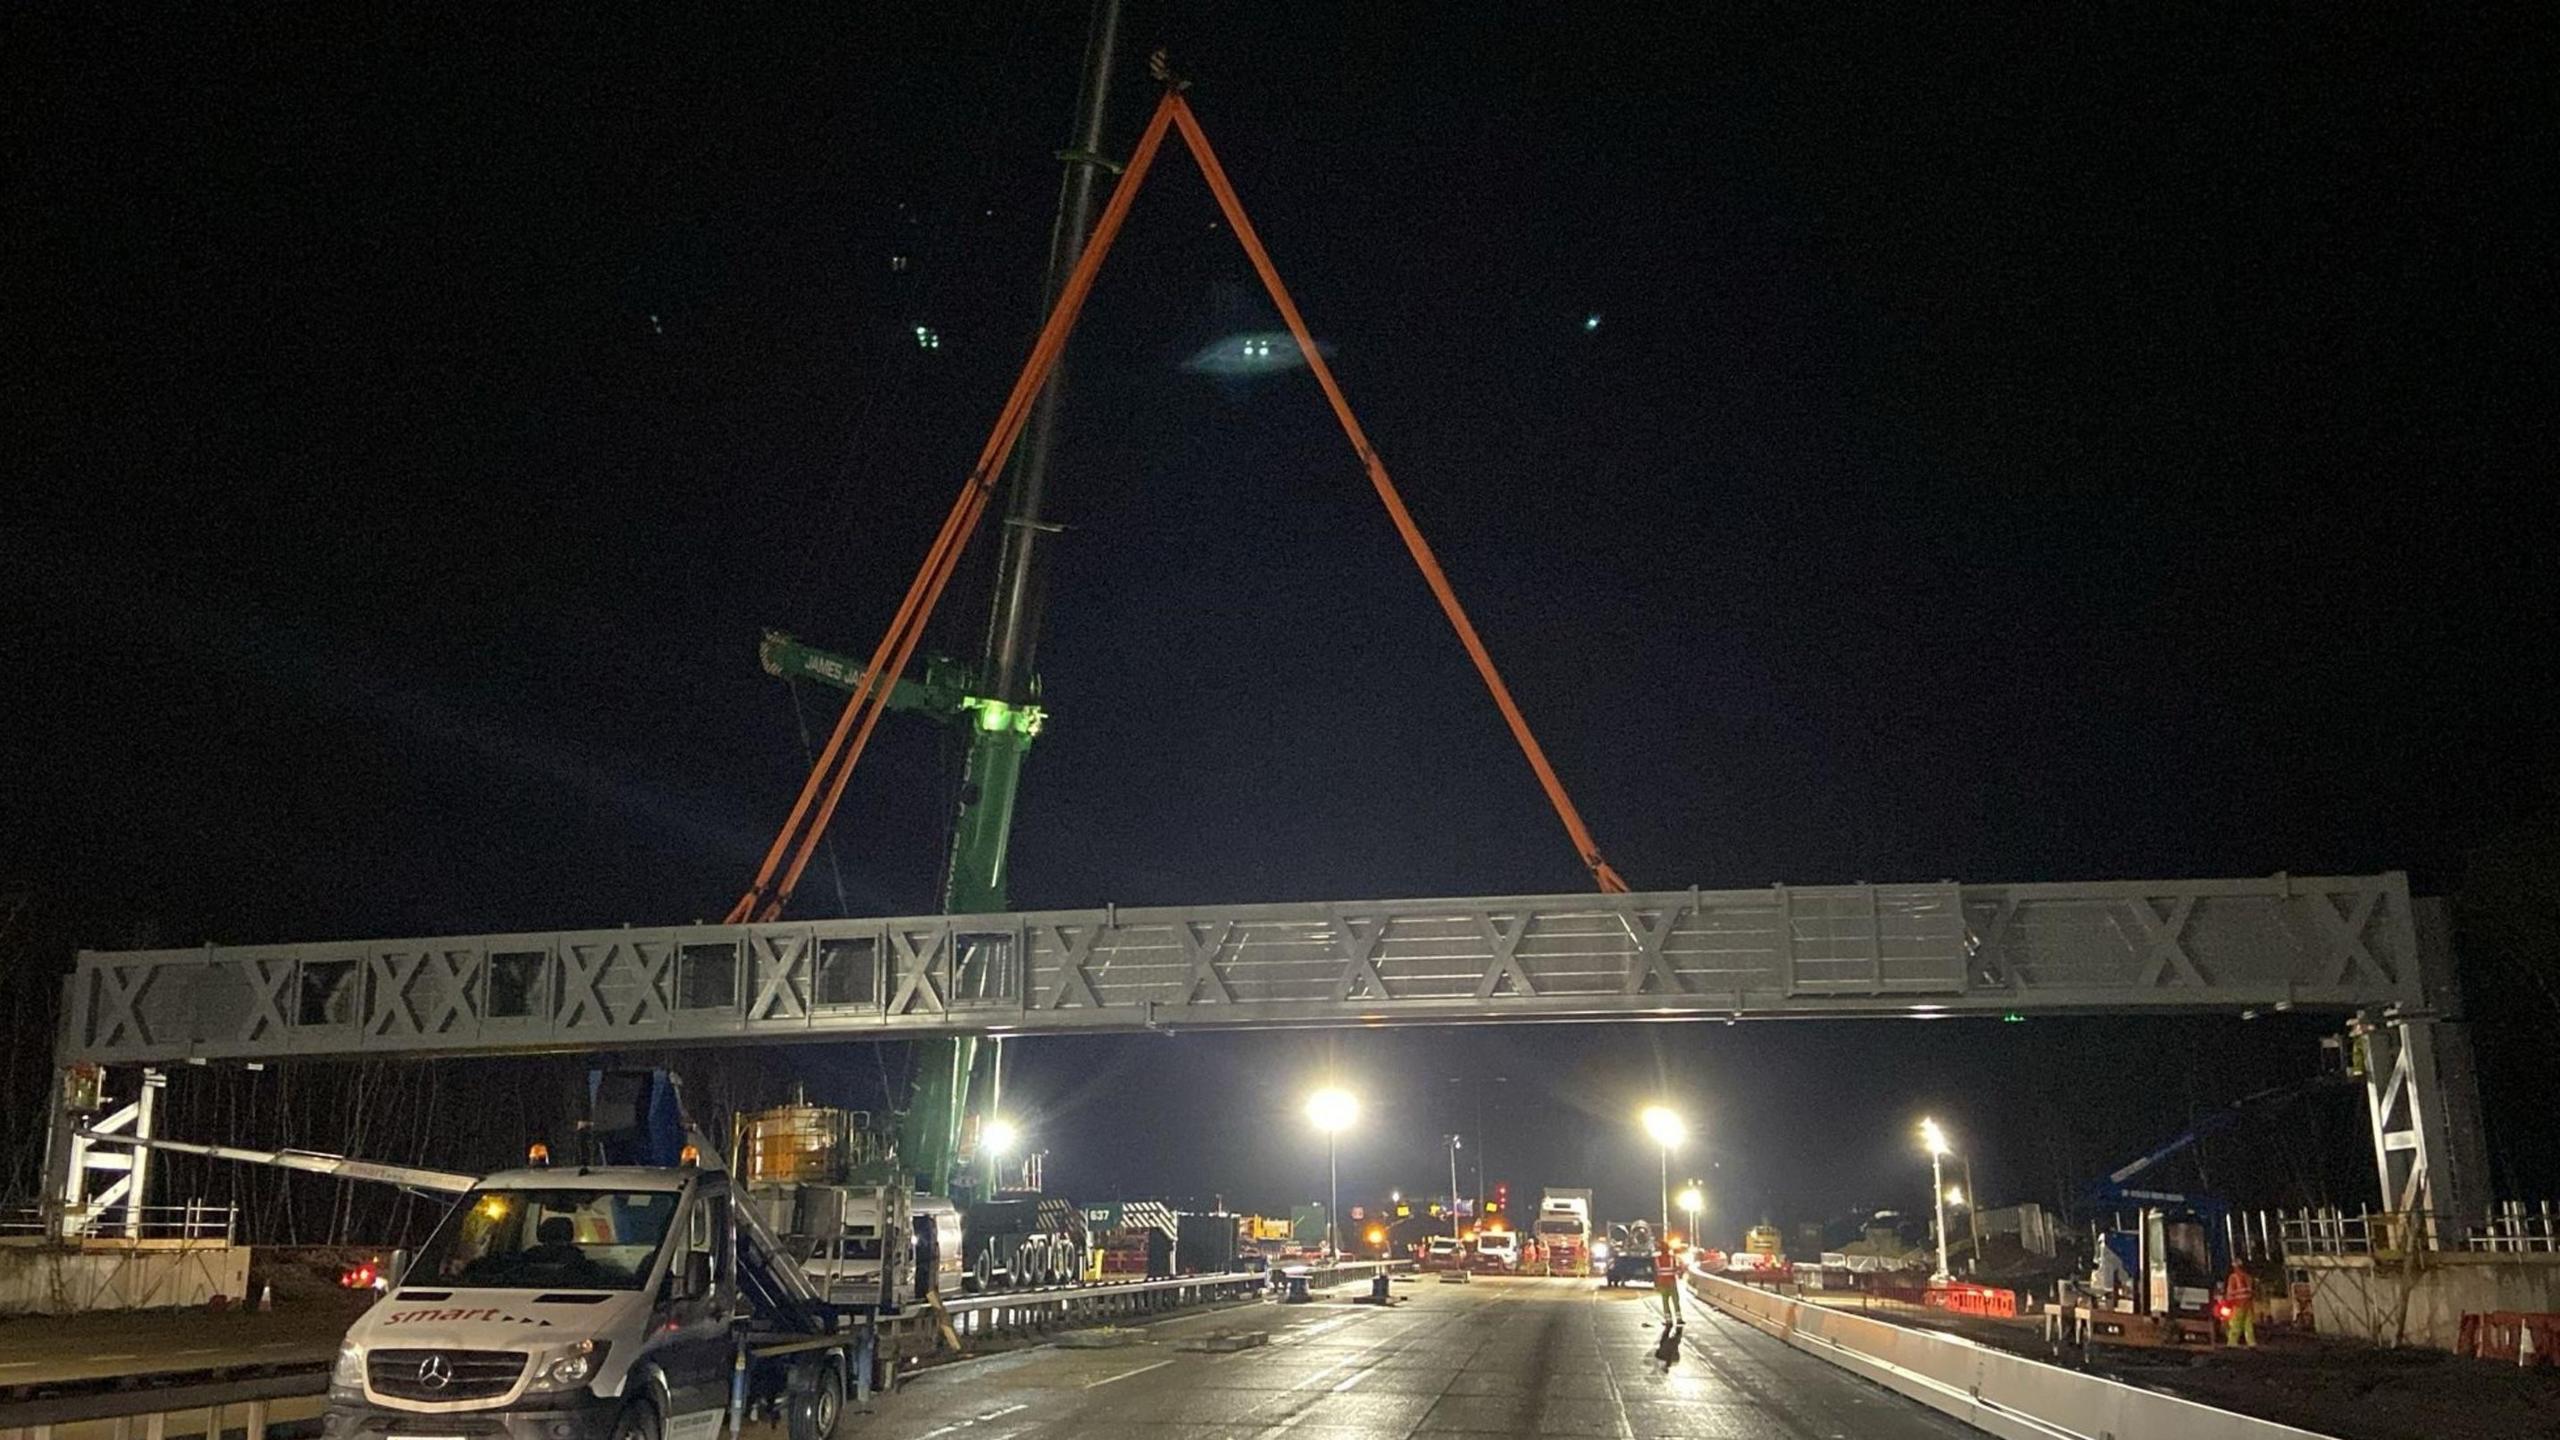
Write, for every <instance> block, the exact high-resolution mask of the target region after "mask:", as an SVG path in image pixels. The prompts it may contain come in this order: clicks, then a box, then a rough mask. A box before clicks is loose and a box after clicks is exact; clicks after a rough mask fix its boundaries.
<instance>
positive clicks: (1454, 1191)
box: [1445, 1135, 1458, 1235]
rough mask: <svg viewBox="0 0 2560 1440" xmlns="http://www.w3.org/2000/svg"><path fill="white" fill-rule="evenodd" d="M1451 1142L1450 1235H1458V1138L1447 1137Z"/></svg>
mask: <svg viewBox="0 0 2560 1440" xmlns="http://www.w3.org/2000/svg"><path fill="white" fill-rule="evenodd" d="M1445 1138H1446V1139H1447V1140H1448V1142H1449V1233H1450V1234H1452V1235H1455V1234H1457V1233H1458V1137H1457V1136H1455V1135H1451V1136H1447V1137H1445Z"/></svg>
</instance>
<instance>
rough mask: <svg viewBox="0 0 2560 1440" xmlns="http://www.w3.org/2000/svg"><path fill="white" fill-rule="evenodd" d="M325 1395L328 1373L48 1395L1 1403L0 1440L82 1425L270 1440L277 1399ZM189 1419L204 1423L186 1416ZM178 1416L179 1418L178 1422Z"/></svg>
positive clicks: (143, 1439)
mask: <svg viewBox="0 0 2560 1440" xmlns="http://www.w3.org/2000/svg"><path fill="white" fill-rule="evenodd" d="M327 1393H329V1372H328V1370H327V1369H326V1368H325V1367H323V1368H317V1369H310V1370H302V1371H294V1372H289V1373H286V1374H282V1375H252V1376H249V1377H246V1378H244V1379H238V1380H217V1381H211V1382H207V1383H203V1384H196V1385H168V1386H160V1387H156V1388H146V1389H140V1390H109V1391H103V1392H100V1391H90V1392H84V1393H81V1394H76V1395H48V1396H42V1397H39V1398H37V1399H33V1400H14V1401H9V1402H6V1403H0V1440H48V1437H49V1436H50V1434H51V1432H52V1430H53V1428H54V1427H55V1426H58V1425H73V1424H79V1423H82V1422H84V1421H115V1422H118V1423H117V1424H116V1426H115V1434H116V1436H117V1437H118V1440H127V1437H131V1440H163V1437H165V1436H171V1435H197V1434H201V1435H205V1436H209V1437H210V1436H218V1435H221V1434H223V1433H224V1432H225V1431H227V1430H232V1429H238V1430H241V1431H244V1432H245V1434H246V1437H247V1440H264V1437H265V1436H266V1435H267V1433H268V1430H269V1429H270V1427H271V1425H272V1423H273V1422H272V1421H271V1419H270V1406H271V1405H272V1403H273V1402H274V1401H278V1400H295V1399H308V1398H312V1397H316V1396H321V1395H326V1394H327ZM235 1411H236V1412H237V1413H236V1414H235V1413H234V1412H235ZM191 1416H192V1417H201V1418H200V1419H195V1420H192V1421H191V1420H188V1419H186V1418H183V1417H191ZM172 1417H181V1418H178V1419H177V1422H176V1423H174V1424H173V1423H171V1422H172ZM135 1422H140V1423H139V1424H137V1423H135Z"/></svg>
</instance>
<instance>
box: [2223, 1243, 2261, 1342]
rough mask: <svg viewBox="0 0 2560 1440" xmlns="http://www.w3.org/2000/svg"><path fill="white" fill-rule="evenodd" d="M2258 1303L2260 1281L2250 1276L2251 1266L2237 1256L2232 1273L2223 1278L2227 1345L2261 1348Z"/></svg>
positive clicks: (2224, 1339) (2233, 1262) (2224, 1322)
mask: <svg viewBox="0 0 2560 1440" xmlns="http://www.w3.org/2000/svg"><path fill="white" fill-rule="evenodd" d="M2257 1302H2258V1282H2257V1281H2255V1280H2252V1279H2250V1278H2249V1271H2248V1269H2247V1268H2246V1267H2244V1266H2243V1265H2241V1263H2240V1262H2239V1260H2237V1259H2234V1260H2233V1261H2232V1262H2231V1273H2230V1274H2228V1275H2226V1276H2224V1277H2222V1309H2223V1315H2222V1336H2223V1342H2224V1343H2225V1344H2230V1345H2246V1346H2248V1347H2250V1348H2251V1349H2256V1348H2257V1344H2258V1322H2257V1316H2256V1313H2255V1312H2256V1310H2257V1308H2258V1306H2257Z"/></svg>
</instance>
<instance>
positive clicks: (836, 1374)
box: [791, 1360, 844, 1440]
mask: <svg viewBox="0 0 2560 1440" xmlns="http://www.w3.org/2000/svg"><path fill="white" fill-rule="evenodd" d="M842 1418H844V1372H843V1371H842V1370H840V1369H838V1368H837V1367H836V1364H835V1362H834V1361H832V1360H820V1361H818V1362H816V1363H815V1364H810V1365H803V1366H801V1367H800V1368H798V1369H796V1370H794V1371H792V1372H791V1440H828V1437H830V1436H832V1435H834V1434H835V1432H836V1422H837V1421H838V1420H840V1419H842Z"/></svg>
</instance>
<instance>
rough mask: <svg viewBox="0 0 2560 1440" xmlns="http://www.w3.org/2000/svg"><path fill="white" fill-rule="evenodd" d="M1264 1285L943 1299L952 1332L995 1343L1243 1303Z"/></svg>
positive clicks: (1192, 1281) (1258, 1280)
mask: <svg viewBox="0 0 2560 1440" xmlns="http://www.w3.org/2000/svg"><path fill="white" fill-rule="evenodd" d="M1262 1282H1263V1277H1262V1276H1260V1275H1256V1274H1251V1273H1248V1272H1244V1271H1237V1272H1234V1273H1231V1274H1224V1275H1183V1276H1178V1277H1176V1278H1174V1279H1171V1280H1130V1281H1123V1282H1120V1283H1117V1284H1111V1285H1077V1286H1069V1287H1066V1288H1062V1289H1056V1290H1015V1291H1000V1292H997V1293H994V1294H989V1295H969V1296H964V1297H962V1298H959V1299H956V1300H946V1301H944V1302H943V1307H942V1308H943V1309H944V1310H945V1311H946V1312H947V1313H948V1314H949V1315H950V1316H951V1328H952V1330H953V1331H954V1332H956V1333H957V1334H959V1335H960V1336H961V1337H962V1338H963V1339H999V1338H1005V1337H1010V1336H1019V1335H1031V1334H1037V1333H1039V1332H1041V1331H1045V1330H1062V1329H1065V1328H1067V1327H1069V1326H1074V1325H1086V1324H1091V1323H1092V1322H1094V1321H1097V1320H1116V1319H1121V1318H1125V1317H1128V1316H1135V1315H1153V1314H1157V1313H1159V1312H1161V1311H1166V1310H1172V1309H1176V1308H1178V1307H1181V1306H1184V1305H1196V1304H1199V1303H1200V1302H1202V1301H1206V1300H1240V1299H1245V1298H1247V1297H1250V1296H1254V1295H1258V1294H1260V1293H1262Z"/></svg>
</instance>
